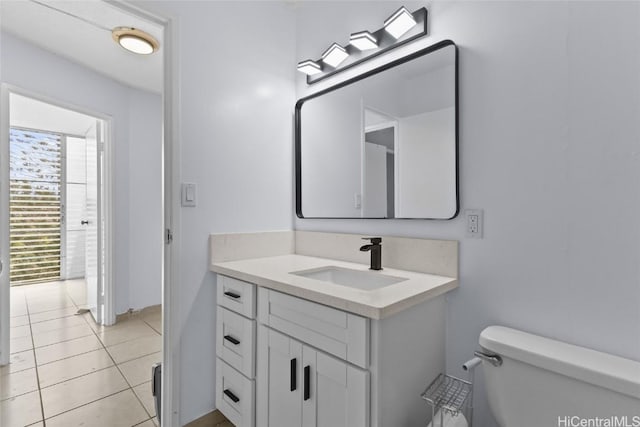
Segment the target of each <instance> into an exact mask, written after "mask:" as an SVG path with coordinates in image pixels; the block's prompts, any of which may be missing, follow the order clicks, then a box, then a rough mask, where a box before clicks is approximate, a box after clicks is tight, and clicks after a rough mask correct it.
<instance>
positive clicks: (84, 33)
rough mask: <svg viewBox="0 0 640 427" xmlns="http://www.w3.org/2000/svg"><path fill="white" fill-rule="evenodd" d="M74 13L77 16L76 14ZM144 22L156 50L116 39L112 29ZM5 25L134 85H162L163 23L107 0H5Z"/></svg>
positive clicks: (1, 22)
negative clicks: (140, 50)
mask: <svg viewBox="0 0 640 427" xmlns="http://www.w3.org/2000/svg"><path fill="white" fill-rule="evenodd" d="M70 15H73V16H70ZM115 27H133V28H139V29H141V30H144V31H146V32H147V33H149V34H151V35H152V36H154V37H155V38H156V40H158V42H159V43H160V50H159V51H157V52H155V53H154V54H152V55H136V54H134V53H131V52H128V51H126V50H124V49H123V48H121V47H120V46H119V45H118V44H116V43H115V42H114V41H113V39H112V38H111V31H110V29H112V28H115ZM0 29H2V31H6V32H8V33H11V34H14V35H16V36H17V37H20V38H22V39H24V40H27V41H29V42H31V43H33V44H35V45H37V46H40V47H42V48H44V49H46V50H48V51H51V52H53V53H55V54H57V55H60V56H62V57H65V58H67V59H70V60H71V61H74V62H77V63H80V64H82V65H84V66H86V67H88V68H91V69H93V70H95V71H97V72H99V73H101V74H104V75H106V76H108V77H111V78H112V79H115V80H117V81H119V82H121V83H124V84H127V85H129V86H133V87H137V88H139V89H144V90H148V91H152V92H156V93H160V92H161V91H162V51H163V37H162V35H163V31H162V26H160V25H158V24H156V23H153V22H150V21H146V20H143V19H141V18H139V17H137V16H132V15H130V14H128V13H127V12H125V11H123V10H121V9H119V8H118V7H116V6H115V5H113V4H109V3H106V2H104V1H101V0H83V1H78V0H76V1H66V0H0Z"/></svg>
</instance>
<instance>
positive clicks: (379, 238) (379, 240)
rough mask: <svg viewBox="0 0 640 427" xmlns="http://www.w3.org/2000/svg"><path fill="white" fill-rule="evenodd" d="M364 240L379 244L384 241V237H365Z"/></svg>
mask: <svg viewBox="0 0 640 427" xmlns="http://www.w3.org/2000/svg"><path fill="white" fill-rule="evenodd" d="M362 240H370V241H371V244H372V245H379V244H380V243H382V237H363V238H362Z"/></svg>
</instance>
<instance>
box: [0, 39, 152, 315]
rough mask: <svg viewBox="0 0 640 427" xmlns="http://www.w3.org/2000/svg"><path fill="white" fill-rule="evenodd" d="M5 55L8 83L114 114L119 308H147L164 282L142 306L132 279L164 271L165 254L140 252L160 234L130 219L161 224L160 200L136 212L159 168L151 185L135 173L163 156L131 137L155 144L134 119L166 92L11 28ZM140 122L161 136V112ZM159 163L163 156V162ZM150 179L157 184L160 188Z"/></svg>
mask: <svg viewBox="0 0 640 427" xmlns="http://www.w3.org/2000/svg"><path fill="white" fill-rule="evenodd" d="M0 54H1V57H0V58H1V62H0V64H1V67H0V81H2V82H3V83H8V84H11V85H14V86H17V87H19V88H22V89H25V90H28V91H30V92H33V93H36V94H38V95H41V96H45V97H48V98H51V99H55V100H57V101H59V102H63V103H65V104H71V105H75V106H77V107H80V108H82V109H88V110H90V111H95V112H98V113H102V114H106V115H109V116H111V117H112V119H113V154H114V168H115V170H114V188H113V196H114V242H113V243H114V258H115V259H114V269H115V271H114V283H115V305H116V313H122V312H125V311H127V310H128V309H129V308H130V307H132V308H141V307H143V306H146V305H151V304H156V303H157V302H158V301H159V300H160V295H161V283H160V282H159V281H158V282H157V287H156V289H155V290H153V292H155V293H147V294H145V295H146V296H147V297H149V298H150V299H149V300H148V301H147V300H146V299H145V300H142V299H137V301H136V304H141V305H139V306H134V305H132V302H133V301H131V300H130V298H131V296H132V295H130V292H131V287H135V286H137V284H136V283H133V282H132V281H131V279H133V278H140V277H146V276H147V275H149V276H153V274H155V273H152V272H156V271H160V270H161V259H160V258H158V259H157V261H156V264H155V265H154V264H150V261H149V260H148V259H147V254H146V253H145V252H144V251H143V252H140V251H139V248H140V244H145V246H146V243H145V242H149V243H148V248H150V249H147V250H149V251H153V250H155V249H151V246H152V245H153V241H155V240H156V239H157V236H156V235H155V234H153V235H152V234H150V233H147V231H149V230H148V229H147V228H145V231H143V230H140V231H139V232H138V231H137V230H134V231H133V233H132V228H134V227H135V226H136V224H135V223H130V218H136V219H137V218H139V217H141V216H142V217H145V218H146V220H147V221H148V222H149V223H150V224H153V223H157V222H158V221H160V220H161V218H162V211H161V209H155V207H156V205H158V201H156V203H155V204H149V205H141V204H137V205H134V206H133V207H134V208H135V211H132V205H131V204H130V200H131V199H136V200H147V201H148V200H149V198H150V197H152V196H151V195H152V194H156V195H158V194H160V189H161V185H162V178H161V175H160V174H159V170H157V169H156V170H152V169H149V172H150V173H153V174H155V177H150V176H147V177H146V178H145V179H146V181H145V184H142V183H141V182H140V181H138V179H140V176H139V175H138V174H137V172H135V171H134V172H133V173H132V172H131V171H132V170H133V169H137V168H138V167H139V165H142V164H146V163H147V162H149V161H151V160H152V158H159V153H158V152H156V153H154V154H153V155H149V154H148V153H145V152H141V151H140V150H138V149H137V147H134V148H132V147H130V142H131V140H130V137H131V136H140V135H141V134H144V135H145V136H144V138H141V141H140V142H143V143H144V144H145V146H146V147H151V146H152V145H153V142H151V140H150V139H149V138H152V137H154V136H153V133H150V134H147V132H150V131H147V130H144V131H142V130H137V129H138V128H137V125H138V123H134V124H133V126H130V123H131V121H135V120H138V119H140V118H142V117H140V114H138V113H139V112H140V111H141V110H142V109H144V108H146V107H148V106H149V104H150V103H152V104H155V105H156V106H155V107H154V108H155V110H154V111H156V112H157V111H158V109H159V108H160V107H159V106H160V96H158V95H154V94H149V93H147V92H144V91H139V90H136V89H133V88H131V87H128V86H124V85H122V84H120V83H117V82H115V81H114V80H111V79H109V78H106V77H104V76H102V75H100V74H97V73H95V72H94V71H91V70H88V69H87V68H84V67H83V66H80V65H78V64H75V63H73V62H70V61H68V60H65V59H62V58H60V57H59V56H57V55H54V54H52V53H49V52H47V51H45V50H42V49H40V48H38V47H36V46H34V45H32V44H30V43H27V42H25V41H23V40H20V39H18V38H16V37H14V36H12V35H9V34H6V33H1V34H0ZM138 103H139V104H138ZM145 115H146V113H145ZM147 118H150V117H147ZM139 124H140V128H141V129H153V128H155V129H157V130H155V131H153V132H155V134H156V136H157V135H159V134H160V130H161V126H162V122H161V116H159V115H157V120H156V121H154V122H147V123H139ZM130 132H131V134H130ZM145 138H146V139H145ZM157 149H158V150H159V149H160V141H158V142H157ZM159 162H160V161H159V160H158V164H159ZM146 167H147V166H145V168H146ZM151 183H155V184H151ZM147 184H149V185H155V190H154V189H153V188H152V187H149V186H147ZM154 192H155V193H154ZM141 209H144V210H141ZM134 240H135V241H136V243H135V244H134V245H133V246H132V244H131V243H132V242H133V241H134ZM132 249H133V250H132ZM159 250H160V251H161V250H162V249H161V248H160V249H159ZM149 292H151V291H149ZM134 294H135V292H134ZM154 301H155V302H154Z"/></svg>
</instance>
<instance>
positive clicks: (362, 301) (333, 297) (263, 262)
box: [210, 255, 458, 319]
mask: <svg viewBox="0 0 640 427" xmlns="http://www.w3.org/2000/svg"><path fill="white" fill-rule="evenodd" d="M329 266H333V267H342V268H349V269H352V270H361V271H370V270H369V266H368V265H364V264H356V263H352V262H345V261H337V260H333V259H327V258H316V257H310V256H304V255H281V256H274V257H267V258H252V259H245V260H240V261H228V262H219V263H213V264H211V267H210V268H211V271H214V272H216V273H219V274H223V275H225V276H230V277H233V278H236V279H239V280H244V281H246V282H251V283H255V284H257V285H258V286H262V287H265V288H269V289H273V290H276V291H280V292H284V293H286V294H289V295H293V296H296V297H300V298H304V299H307V300H310V301H314V302H317V303H320V304H324V305H328V306H330V307H334V308H338V309H340V310H344V311H347V312H350V313H354V314H358V315H361V316H365V317H369V318H371V319H382V318H385V317H388V316H391V315H392V314H395V313H398V312H400V311H402V310H404V309H407V308H409V307H411V306H414V305H416V304H419V303H421V302H424V301H428V300H430V299H432V298H435V297H437V296H439V295H442V294H444V293H446V292H448V291H450V290H451V289H455V288H457V287H458V280H457V279H455V278H453V277H445V276H437V275H433V274H425V273H416V272H412V271H404V270H397V269H393V268H385V269H384V270H382V271H381V272H380V274H384V275H389V276H397V277H402V278H406V279H407V280H404V281H402V282H399V283H395V284H392V285H389V286H385V287H383V288H379V289H374V290H361V289H354V288H350V287H347V286H341V285H336V284H333V283H329V282H324V281H320V280H316V279H311V278H307V277H302V276H297V275H293V274H290V273H291V272H296V271H301V270H309V269H313V268H320V267H329ZM383 267H384V266H383Z"/></svg>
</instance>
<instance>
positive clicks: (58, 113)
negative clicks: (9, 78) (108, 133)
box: [3, 0, 96, 135]
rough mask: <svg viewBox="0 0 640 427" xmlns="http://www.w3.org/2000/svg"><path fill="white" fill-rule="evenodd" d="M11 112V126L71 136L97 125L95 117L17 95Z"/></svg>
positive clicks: (13, 99)
mask: <svg viewBox="0 0 640 427" xmlns="http://www.w3.org/2000/svg"><path fill="white" fill-rule="evenodd" d="M3 1H4V0H3ZM9 111H10V112H11V114H10V115H9V124H10V125H11V126H15V127H21V128H28V129H36V130H48V131H49V132H55V133H66V134H69V135H85V134H86V133H87V131H88V130H89V128H91V127H92V126H93V125H95V123H96V118H95V117H91V116H87V115H86V114H82V113H77V112H75V111H71V110H67V109H66V108H61V107H58V106H55V105H51V104H47V103H44V102H41V101H37V100H35V99H32V98H27V97H26V96H22V95H16V94H15V93H12V94H10V95H9Z"/></svg>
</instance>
